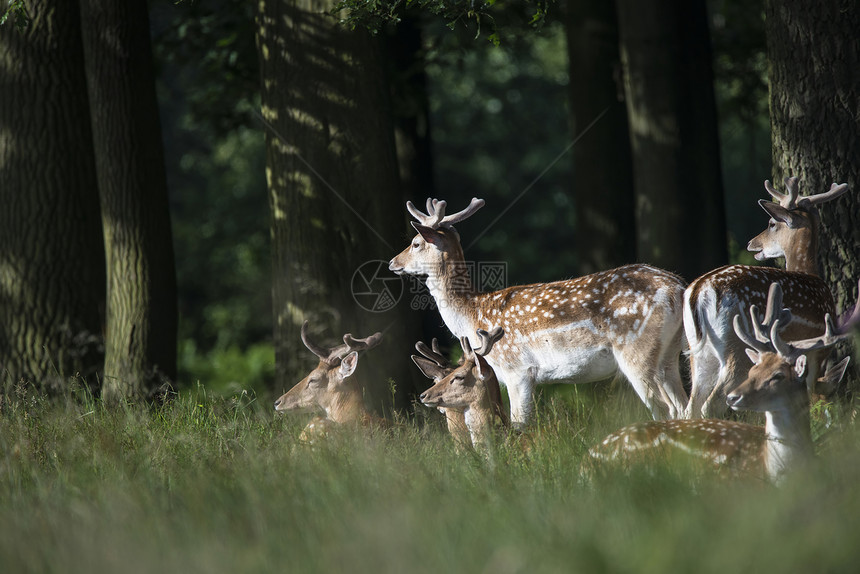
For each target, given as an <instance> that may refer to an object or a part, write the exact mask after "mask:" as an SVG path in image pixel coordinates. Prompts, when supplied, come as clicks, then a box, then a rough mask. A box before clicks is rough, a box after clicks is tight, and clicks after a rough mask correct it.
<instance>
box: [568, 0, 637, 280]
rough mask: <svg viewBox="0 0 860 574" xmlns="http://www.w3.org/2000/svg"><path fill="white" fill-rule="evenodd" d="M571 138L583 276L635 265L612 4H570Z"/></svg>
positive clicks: (600, 0) (574, 0)
mask: <svg viewBox="0 0 860 574" xmlns="http://www.w3.org/2000/svg"><path fill="white" fill-rule="evenodd" d="M565 18H566V26H565V28H566V31H567V52H568V60H569V65H570V117H571V133H572V134H573V136H574V137H576V136H577V135H578V134H579V133H580V132H581V131H582V130H584V129H585V128H586V127H588V125H589V124H590V123H591V122H593V121H594V120H595V119H596V118H598V117H599V116H600V115H601V114H604V115H603V116H602V117H600V119H599V120H597V122H596V123H595V124H594V125H593V126H592V127H591V128H590V129H589V131H588V133H587V134H586V135H585V136H584V137H583V138H582V139H581V140H580V141H579V142H578V143H577V144H576V145H575V146H574V148H573V163H574V177H575V178H576V179H575V181H574V188H573V193H574V195H575V205H576V214H577V216H576V217H577V222H576V249H577V256H578V260H579V274H580V275H584V274H587V273H593V272H595V271H600V270H604V269H611V268H612V267H618V266H619V265H623V264H625V263H631V262H633V261H635V260H636V222H635V217H634V215H635V209H634V205H635V202H634V194H633V167H632V160H631V157H630V135H629V133H628V127H627V110H626V108H625V106H624V102H623V100H624V88H623V85H622V81H621V59H620V55H619V52H618V22H617V18H616V16H615V5H614V3H613V2H606V1H604V0H568V2H567V7H566V10H565Z"/></svg>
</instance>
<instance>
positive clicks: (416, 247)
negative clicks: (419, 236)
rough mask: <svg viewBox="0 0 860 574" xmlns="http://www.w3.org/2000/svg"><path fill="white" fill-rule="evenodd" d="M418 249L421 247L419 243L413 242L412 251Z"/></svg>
mask: <svg viewBox="0 0 860 574" xmlns="http://www.w3.org/2000/svg"><path fill="white" fill-rule="evenodd" d="M419 247H421V242H420V241H414V242H413V243H412V249H418V248H419Z"/></svg>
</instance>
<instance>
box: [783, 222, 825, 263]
mask: <svg viewBox="0 0 860 574" xmlns="http://www.w3.org/2000/svg"><path fill="white" fill-rule="evenodd" d="M793 239H794V241H793V242H792V244H791V245H790V246H789V248H788V249H786V250H785V270H786V271H798V272H800V273H807V274H809V275H815V276H818V218H817V216H816V214H815V213H810V225H809V227H804V228H803V229H798V230H797V231H796V233H795V236H794V238H793Z"/></svg>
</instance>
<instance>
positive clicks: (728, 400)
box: [726, 394, 741, 408]
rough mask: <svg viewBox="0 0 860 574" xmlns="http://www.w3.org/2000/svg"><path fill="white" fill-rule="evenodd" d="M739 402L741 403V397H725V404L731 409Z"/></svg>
mask: <svg viewBox="0 0 860 574" xmlns="http://www.w3.org/2000/svg"><path fill="white" fill-rule="evenodd" d="M740 402H741V396H740V395H735V394H730V395H728V396H726V404H727V405H729V406H730V407H732V408H735V407H737V406H738V404H739V403H740Z"/></svg>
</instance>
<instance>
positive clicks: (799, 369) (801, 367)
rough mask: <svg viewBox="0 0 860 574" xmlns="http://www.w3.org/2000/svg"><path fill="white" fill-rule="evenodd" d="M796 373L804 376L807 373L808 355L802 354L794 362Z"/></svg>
mask: <svg viewBox="0 0 860 574" xmlns="http://www.w3.org/2000/svg"><path fill="white" fill-rule="evenodd" d="M794 374H795V375H797V376H798V377H803V375H805V374H806V355H801V356H799V357H798V358H797V361H795V362H794Z"/></svg>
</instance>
